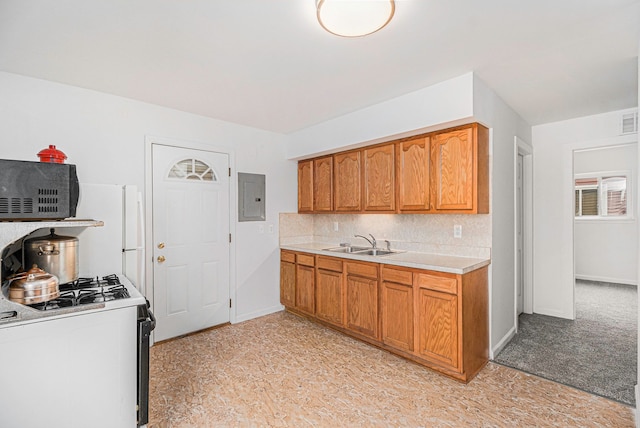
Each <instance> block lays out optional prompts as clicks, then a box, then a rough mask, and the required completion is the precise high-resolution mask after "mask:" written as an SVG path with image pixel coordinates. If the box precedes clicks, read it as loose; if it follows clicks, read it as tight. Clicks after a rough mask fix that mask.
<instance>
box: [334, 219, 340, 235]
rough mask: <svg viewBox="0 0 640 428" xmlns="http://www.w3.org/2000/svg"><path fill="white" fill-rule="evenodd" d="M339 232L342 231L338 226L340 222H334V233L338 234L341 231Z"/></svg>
mask: <svg viewBox="0 0 640 428" xmlns="http://www.w3.org/2000/svg"><path fill="white" fill-rule="evenodd" d="M339 230H340V227H339V226H338V222H337V221H334V222H333V231H334V232H337V231H339Z"/></svg>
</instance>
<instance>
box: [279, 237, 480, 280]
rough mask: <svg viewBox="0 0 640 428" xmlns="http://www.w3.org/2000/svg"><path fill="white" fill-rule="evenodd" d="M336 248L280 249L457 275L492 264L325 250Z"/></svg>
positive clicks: (437, 256)
mask: <svg viewBox="0 0 640 428" xmlns="http://www.w3.org/2000/svg"><path fill="white" fill-rule="evenodd" d="M334 247H338V245H332V244H327V243H319V242H311V243H305V244H287V245H280V248H281V249H283V250H291V251H302V252H305V253H312V254H319V255H322V256H328V257H337V258H342V259H349V260H358V261H363V262H373V263H382V264H388V265H396V266H404V267H409V268H415V269H426V270H433V271H438V272H448V273H455V274H465V273H468V272H471V271H474V270H476V269H480V268H482V267H484V266H487V265H489V264H490V263H491V260H490V259H479V258H471V257H459V256H448V255H442V254H429V253H419V252H415V251H402V252H394V253H393V254H387V255H384V256H367V255H360V254H354V253H339V252H333V251H326V250H325V249H326V248H334Z"/></svg>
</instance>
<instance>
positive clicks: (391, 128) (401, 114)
mask: <svg viewBox="0 0 640 428" xmlns="http://www.w3.org/2000/svg"><path fill="white" fill-rule="evenodd" d="M472 114H473V74H472V73H467V74H464V75H462V76H460V77H456V78H454V79H450V80H446V81H444V82H441V83H438V84H436V85H433V86H429V87H427V88H424V89H421V90H419V91H415V92H411V93H409V94H406V95H403V96H400V97H397V98H393V99H391V100H389V101H385V102H382V103H379V104H375V105H373V106H371V107H367V108H364V109H361V110H358V111H355V112H353V113H350V114H346V115H344V116H340V117H338V118H335V119H332V120H328V121H326V122H322V123H320V124H318V125H315V126H311V127H308V128H305V129H302V130H300V131H297V132H294V133H291V134H289V135H287V141H288V142H287V157H288V158H289V159H301V158H305V157H311V156H317V155H321V154H324V153H330V152H334V151H338V150H344V149H347V148H351V147H358V146H362V145H366V144H373V143H376V142H382V141H388V140H392V139H395V138H401V137H404V136H409V135H416V134H419V133H421V132H428V131H431V130H432V129H442V128H445V127H448V126H454V125H455V124H457V123H467V122H469V121H470V120H469V118H470V117H471V116H472ZM465 119H466V122H465ZM443 124H447V125H443ZM436 127H437V128H436Z"/></svg>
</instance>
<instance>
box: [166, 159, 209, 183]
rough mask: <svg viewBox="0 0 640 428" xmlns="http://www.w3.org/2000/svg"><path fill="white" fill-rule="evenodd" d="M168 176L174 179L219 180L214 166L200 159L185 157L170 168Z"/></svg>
mask: <svg viewBox="0 0 640 428" xmlns="http://www.w3.org/2000/svg"><path fill="white" fill-rule="evenodd" d="M167 178H169V179H172V180H195V181H213V182H215V181H218V176H217V175H216V173H215V171H214V170H213V168H211V167H210V166H209V165H208V164H207V163H206V162H203V161H201V160H198V159H183V160H181V161H178V162H176V163H175V164H174V165H173V166H172V167H171V169H170V170H169V174H168V175H167Z"/></svg>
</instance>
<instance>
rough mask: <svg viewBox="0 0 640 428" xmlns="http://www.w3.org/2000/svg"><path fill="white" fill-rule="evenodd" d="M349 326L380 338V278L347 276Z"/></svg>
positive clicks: (359, 331) (364, 333)
mask: <svg viewBox="0 0 640 428" xmlns="http://www.w3.org/2000/svg"><path fill="white" fill-rule="evenodd" d="M347 328H349V329H351V330H353V331H355V332H358V333H360V334H363V335H365V336H369V337H372V338H374V339H377V338H378V280H377V279H370V278H364V277H360V276H355V275H348V276H347Z"/></svg>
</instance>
